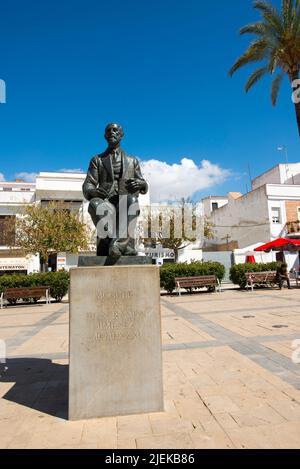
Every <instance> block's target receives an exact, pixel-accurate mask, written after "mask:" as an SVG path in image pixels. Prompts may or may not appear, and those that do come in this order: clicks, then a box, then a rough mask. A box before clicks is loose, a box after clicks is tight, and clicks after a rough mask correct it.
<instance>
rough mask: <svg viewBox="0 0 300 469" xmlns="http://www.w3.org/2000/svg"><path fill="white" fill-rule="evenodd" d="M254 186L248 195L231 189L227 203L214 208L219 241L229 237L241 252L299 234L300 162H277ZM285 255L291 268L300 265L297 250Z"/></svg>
mask: <svg viewBox="0 0 300 469" xmlns="http://www.w3.org/2000/svg"><path fill="white" fill-rule="evenodd" d="M252 187H253V190H252V191H251V192H249V193H248V194H245V195H242V194H239V193H229V194H228V203H227V204H226V205H224V206H223V207H220V208H218V209H216V210H214V211H212V212H211V215H210V219H211V222H212V223H213V225H214V228H213V229H214V237H215V238H216V241H217V242H220V241H221V240H224V239H227V240H228V241H229V242H230V243H231V244H233V245H235V247H236V248H237V249H238V252H239V254H240V253H241V252H242V251H243V250H245V252H246V251H247V250H248V249H249V248H251V247H253V245H257V246H258V245H261V244H264V243H267V242H269V241H273V240H275V239H277V238H279V237H292V238H297V237H300V163H298V164H291V165H278V166H276V167H275V168H272V169H271V170H270V171H267V172H266V173H264V174H262V175H261V176H259V177H257V178H256V179H254V180H253V181H252ZM273 258H274V256H273ZM285 258H286V260H287V261H288V264H289V267H290V268H293V267H295V268H297V267H298V265H299V255H298V253H293V254H292V255H290V254H288V253H285ZM269 260H271V259H270V256H269Z"/></svg>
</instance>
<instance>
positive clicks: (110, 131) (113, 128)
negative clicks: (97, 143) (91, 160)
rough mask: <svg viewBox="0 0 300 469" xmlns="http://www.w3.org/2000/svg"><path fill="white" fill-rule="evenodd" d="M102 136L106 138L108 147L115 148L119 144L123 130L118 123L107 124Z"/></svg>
mask: <svg viewBox="0 0 300 469" xmlns="http://www.w3.org/2000/svg"><path fill="white" fill-rule="evenodd" d="M104 136H105V139H106V140H107V143H108V146H109V148H115V147H117V146H118V145H119V144H120V142H121V140H122V138H123V137H124V132H123V129H122V127H121V126H120V125H119V124H108V125H107V126H106V128H105V135H104Z"/></svg>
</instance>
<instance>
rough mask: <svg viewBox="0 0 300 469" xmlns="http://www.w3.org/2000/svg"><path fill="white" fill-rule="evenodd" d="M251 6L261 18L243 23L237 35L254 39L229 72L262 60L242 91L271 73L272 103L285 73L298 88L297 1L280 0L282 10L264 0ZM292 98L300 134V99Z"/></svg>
mask: <svg viewBox="0 0 300 469" xmlns="http://www.w3.org/2000/svg"><path fill="white" fill-rule="evenodd" d="M254 8H256V9H257V10H259V12H260V14H261V17H262V18H261V21H258V22H257V23H253V24H248V25H247V26H244V27H243V28H242V29H241V30H240V34H254V36H255V38H254V40H253V41H252V42H251V44H250V46H249V47H248V49H247V50H246V51H245V52H244V54H243V55H241V57H240V58H239V59H238V60H237V61H236V62H235V64H234V65H233V67H232V68H231V70H230V72H229V74H230V76H232V75H233V74H234V73H235V72H236V71H237V70H239V69H240V68H241V67H243V66H245V65H248V64H252V63H255V62H262V64H261V67H260V68H258V69H257V70H255V71H254V72H253V73H252V74H251V76H250V77H249V79H248V81H247V83H246V85H245V91H246V93H248V91H249V90H250V89H251V88H252V86H253V85H255V83H257V82H258V81H259V80H261V79H262V78H263V77H264V76H265V75H267V74H271V75H272V76H273V77H274V79H273V81H272V86H271V100H272V104H273V106H275V105H276V102H277V98H278V93H279V89H280V85H281V83H282V80H283V79H284V77H285V75H287V76H288V78H289V80H290V83H291V86H292V88H293V89H294V88H296V87H297V86H298V87H299V82H297V81H295V80H298V79H299V71H300V0H282V5H281V11H279V10H278V9H277V8H275V7H274V6H273V5H272V4H271V3H269V2H265V1H255V2H254ZM293 101H294V104H295V110H296V119H297V124H298V130H299V136H300V102H298V101H299V99H293Z"/></svg>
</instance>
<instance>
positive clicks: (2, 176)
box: [0, 173, 5, 182]
mask: <svg viewBox="0 0 300 469" xmlns="http://www.w3.org/2000/svg"><path fill="white" fill-rule="evenodd" d="M0 181H2V182H3V181H5V177H4V174H3V173H0Z"/></svg>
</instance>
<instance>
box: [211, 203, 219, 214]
mask: <svg viewBox="0 0 300 469" xmlns="http://www.w3.org/2000/svg"><path fill="white" fill-rule="evenodd" d="M218 208H219V205H218V202H212V204H211V209H212V211H213V212H214V211H215V210H218Z"/></svg>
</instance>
